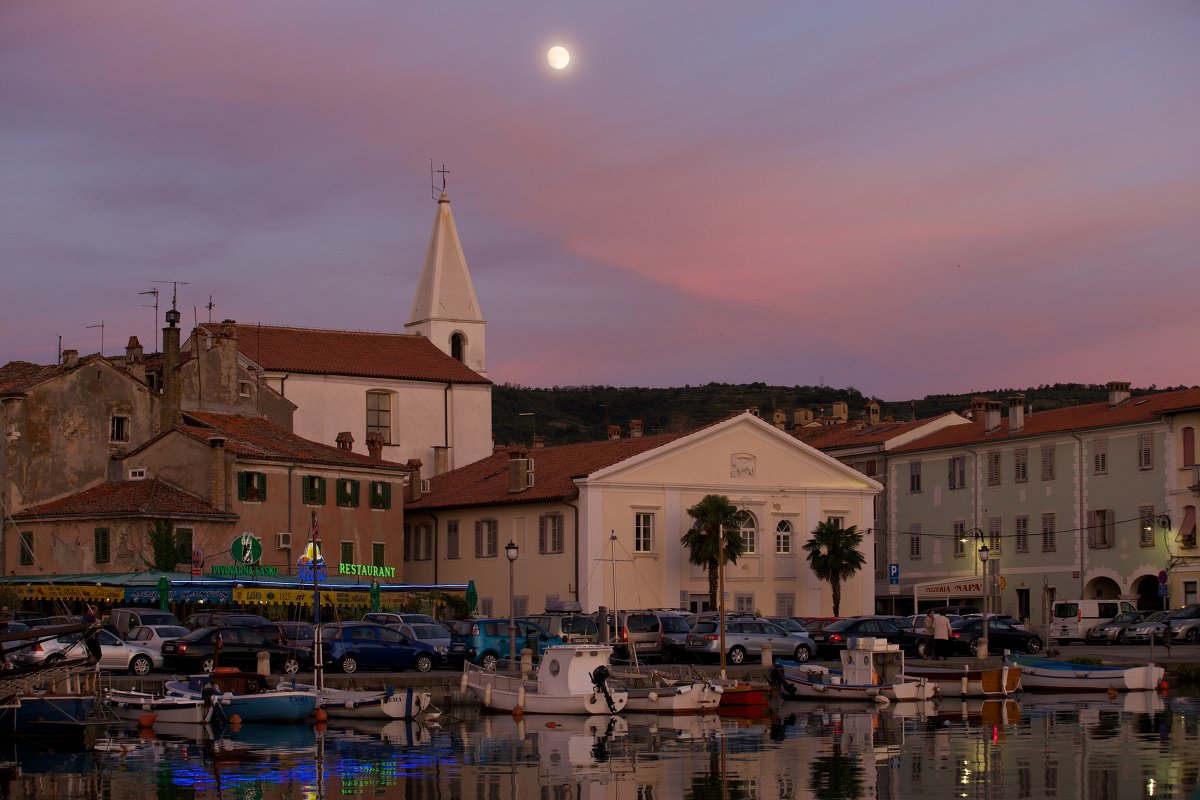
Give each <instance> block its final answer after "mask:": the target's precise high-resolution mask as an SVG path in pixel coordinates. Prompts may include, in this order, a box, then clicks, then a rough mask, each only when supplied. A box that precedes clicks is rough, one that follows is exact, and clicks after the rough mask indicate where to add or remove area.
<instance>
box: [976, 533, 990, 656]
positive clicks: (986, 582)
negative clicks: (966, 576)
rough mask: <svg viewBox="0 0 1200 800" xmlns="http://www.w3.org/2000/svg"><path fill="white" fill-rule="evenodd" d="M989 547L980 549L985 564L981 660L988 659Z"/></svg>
mask: <svg viewBox="0 0 1200 800" xmlns="http://www.w3.org/2000/svg"><path fill="white" fill-rule="evenodd" d="M988 555H989V552H988V546H987V545H986V544H985V545H984V546H983V547H981V548H979V560H980V561H981V562H983V635H982V636H980V637H979V642H980V645H979V650H980V652H981V653H982V654H983V655H982V656H980V658H987V657H988V611H989V610H990V608H991V599H992V586H991V582H990V581H989V580H988Z"/></svg>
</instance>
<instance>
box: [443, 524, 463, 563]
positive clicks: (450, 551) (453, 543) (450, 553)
mask: <svg viewBox="0 0 1200 800" xmlns="http://www.w3.org/2000/svg"><path fill="white" fill-rule="evenodd" d="M461 557H462V556H460V555H459V550H458V520H456V519H455V520H451V521H449V522H447V523H446V558H447V559H451V558H461Z"/></svg>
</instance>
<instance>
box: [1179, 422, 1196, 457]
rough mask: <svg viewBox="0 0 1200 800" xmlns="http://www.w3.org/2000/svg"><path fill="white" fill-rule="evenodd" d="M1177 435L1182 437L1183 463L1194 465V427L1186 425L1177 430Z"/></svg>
mask: <svg viewBox="0 0 1200 800" xmlns="http://www.w3.org/2000/svg"><path fill="white" fill-rule="evenodd" d="M1179 435H1180V436H1181V437H1182V438H1183V465H1184V466H1185V467H1194V466H1196V429H1195V428H1193V427H1192V426H1191V425H1188V426H1187V427H1186V428H1182V429H1181V430H1180V431H1179Z"/></svg>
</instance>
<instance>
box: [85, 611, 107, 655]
mask: <svg viewBox="0 0 1200 800" xmlns="http://www.w3.org/2000/svg"><path fill="white" fill-rule="evenodd" d="M83 623H84V624H85V625H87V626H88V628H87V630H86V631H84V632H83V645H84V647H86V648H87V651H88V658H90V659H91V660H92V663H93V664H99V663H100V656H101V655H102V652H103V651H101V649H100V621H99V620H98V619H96V607H95V606H94V605H92V604H91V603H88V604H87V607H86V609H85V610H84V612H83Z"/></svg>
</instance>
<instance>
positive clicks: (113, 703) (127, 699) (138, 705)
mask: <svg viewBox="0 0 1200 800" xmlns="http://www.w3.org/2000/svg"><path fill="white" fill-rule="evenodd" d="M107 702H108V708H109V710H110V711H112V714H113V716H114V717H116V718H117V719H120V720H125V721H128V722H137V721H140V720H141V719H143V718H144V717H145V716H146V715H148V714H153V715H154V722H155V724H158V723H159V722H163V723H177V722H178V723H188V724H198V723H205V722H208V721H209V720H210V719H211V718H212V714H213V706H212V705H211V704H210V703H206V702H205V701H204V700H202V699H198V698H197V699H194V698H188V697H171V696H167V697H156V696H155V695H151V694H144V693H142V692H123V691H116V690H113V691H111V692H109V693H108V698H107Z"/></svg>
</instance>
